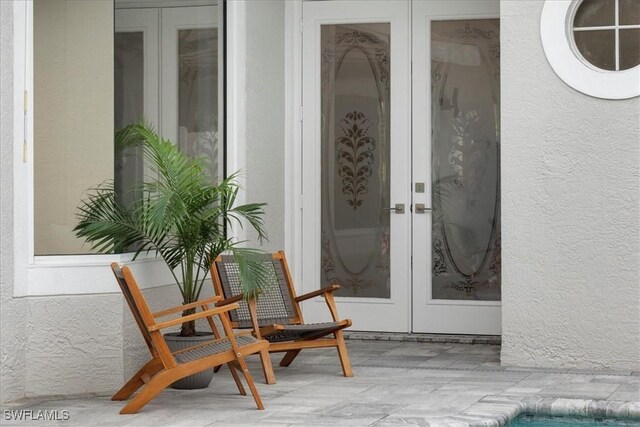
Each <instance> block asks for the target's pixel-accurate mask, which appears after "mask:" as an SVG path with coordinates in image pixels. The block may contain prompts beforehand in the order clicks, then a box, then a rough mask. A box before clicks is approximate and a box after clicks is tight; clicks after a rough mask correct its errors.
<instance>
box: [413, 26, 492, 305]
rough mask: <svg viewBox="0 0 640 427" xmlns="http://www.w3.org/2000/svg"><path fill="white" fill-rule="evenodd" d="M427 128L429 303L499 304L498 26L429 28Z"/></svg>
mask: <svg viewBox="0 0 640 427" xmlns="http://www.w3.org/2000/svg"><path fill="white" fill-rule="evenodd" d="M431 126H432V129H431V135H432V146H431V162H432V164H431V175H432V176H431V179H432V197H433V217H432V218H433V220H432V221H433V222H432V234H431V237H432V254H431V260H432V266H431V268H432V289H431V293H432V297H433V298H434V299H452V300H483V301H499V300H500V292H501V291H500V289H501V274H502V272H501V244H500V241H501V223H500V206H501V205H500V154H499V153H500V21H499V20H498V19H478V20H464V21H457V20H456V21H433V22H432V24H431ZM425 237H426V236H425Z"/></svg>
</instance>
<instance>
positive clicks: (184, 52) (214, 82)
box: [178, 28, 219, 177]
mask: <svg viewBox="0 0 640 427" xmlns="http://www.w3.org/2000/svg"><path fill="white" fill-rule="evenodd" d="M178 67H179V70H178V99H179V101H178V143H179V145H180V148H182V149H183V150H184V151H186V152H187V153H189V154H190V155H192V156H198V155H200V156H204V157H205V158H206V159H207V160H208V162H209V167H210V169H209V172H210V174H211V176H212V177H216V176H218V168H217V165H218V162H217V151H218V149H219V147H218V140H219V138H218V136H219V133H218V78H219V76H218V30H217V28H203V29H188V30H179V32H178Z"/></svg>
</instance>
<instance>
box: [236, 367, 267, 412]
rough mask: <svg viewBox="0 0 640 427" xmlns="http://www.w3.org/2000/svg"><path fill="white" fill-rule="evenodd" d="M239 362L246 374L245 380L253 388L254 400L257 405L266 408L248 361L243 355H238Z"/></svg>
mask: <svg viewBox="0 0 640 427" xmlns="http://www.w3.org/2000/svg"><path fill="white" fill-rule="evenodd" d="M238 364H239V365H240V368H241V369H242V373H243V374H244V378H245V380H247V385H249V390H251V394H252V395H253V400H255V402H256V405H257V406H258V409H264V405H263V404H262V399H260V394H258V390H257V389H256V385H255V384H254V383H253V378H252V377H251V373H250V372H249V368H248V367H247V363H246V362H245V361H244V359H243V358H242V357H238Z"/></svg>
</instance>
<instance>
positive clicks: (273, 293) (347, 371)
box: [211, 251, 353, 384]
mask: <svg viewBox="0 0 640 427" xmlns="http://www.w3.org/2000/svg"><path fill="white" fill-rule="evenodd" d="M264 262H265V264H266V265H267V266H268V268H269V269H273V276H272V283H270V284H269V286H267V287H266V288H265V289H264V291H263V292H262V293H261V294H260V296H259V297H258V298H257V301H256V299H249V301H245V299H244V296H243V295H242V283H241V282H240V274H239V270H238V265H237V263H236V262H235V261H234V258H233V256H231V255H223V256H219V257H218V258H217V259H216V260H215V262H214V263H213V265H212V266H211V277H212V278H213V284H214V288H215V292H216V294H217V295H218V296H221V297H223V298H225V299H224V300H223V301H220V302H217V303H216V305H217V306H223V307H224V306H228V305H229V304H236V303H237V304H238V305H239V306H238V307H237V308H235V309H234V310H231V311H230V312H229V316H230V318H231V325H232V326H233V327H234V328H251V329H253V334H254V335H255V337H256V338H258V339H266V340H267V341H269V348H268V349H264V350H261V351H260V358H261V360H262V369H263V371H264V376H265V380H266V382H267V384H274V383H275V382H276V381H275V376H274V374H273V367H272V365H271V358H270V357H269V353H277V352H286V353H285V355H284V357H283V358H282V360H281V361H280V366H289V365H290V364H291V362H293V360H294V359H295V358H296V356H297V355H298V354H299V353H300V351H301V350H302V349H305V348H320V347H336V348H337V350H338V355H339V357H340V364H341V365H342V372H343V373H344V376H345V377H351V376H353V372H352V370H351V363H350V362H349V355H348V353H347V346H346V345H345V342H344V337H343V335H342V330H343V329H344V328H347V327H349V326H351V320H350V319H342V320H340V318H339V317H338V310H337V308H336V303H335V300H334V297H333V291H335V290H336V289H339V288H340V286H338V285H330V286H327V287H324V288H322V289H318V290H317V291H313V292H309V293H307V294H304V295H300V296H296V292H295V289H294V287H293V283H292V279H291V273H290V272H289V267H288V266H287V260H286V258H285V255H284V252H283V251H280V252H276V253H274V254H273V255H271V254H269V255H265V257H264ZM321 295H322V296H324V299H325V301H326V303H327V306H328V307H329V312H330V314H331V316H332V317H333V322H324V323H311V324H309V323H304V320H303V318H302V312H301V310H300V304H299V303H300V302H301V301H304V300H307V299H310V298H313V297H317V296H321ZM328 335H332V337H331V338H326V337H327V336H328Z"/></svg>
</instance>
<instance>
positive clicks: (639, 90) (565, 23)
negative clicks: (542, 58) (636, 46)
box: [540, 0, 640, 99]
mask: <svg viewBox="0 0 640 427" xmlns="http://www.w3.org/2000/svg"><path fill="white" fill-rule="evenodd" d="M579 4H580V0H546V1H545V3H544V6H543V7H542V14H541V16H540V38H541V40H542V47H543V49H544V53H545V55H546V57H547V60H548V61H549V64H550V65H551V68H553V70H554V71H555V73H556V74H557V75H558V77H560V78H561V79H562V80H563V81H564V82H565V83H566V84H568V85H569V86H571V87H572V88H574V89H576V90H578V91H580V92H582V93H585V94H587V95H590V96H593V97H596V98H602V99H629V98H634V97H636V96H640V65H637V66H635V67H633V68H630V69H628V70H624V71H609V70H602V69H600V68H597V67H596V66H594V65H593V64H591V63H589V62H588V61H587V60H586V59H584V57H583V56H582V54H580V52H579V51H578V49H577V47H576V46H575V44H574V43H575V42H574V38H573V18H574V16H575V13H576V10H577V6H578V5H579Z"/></svg>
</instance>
